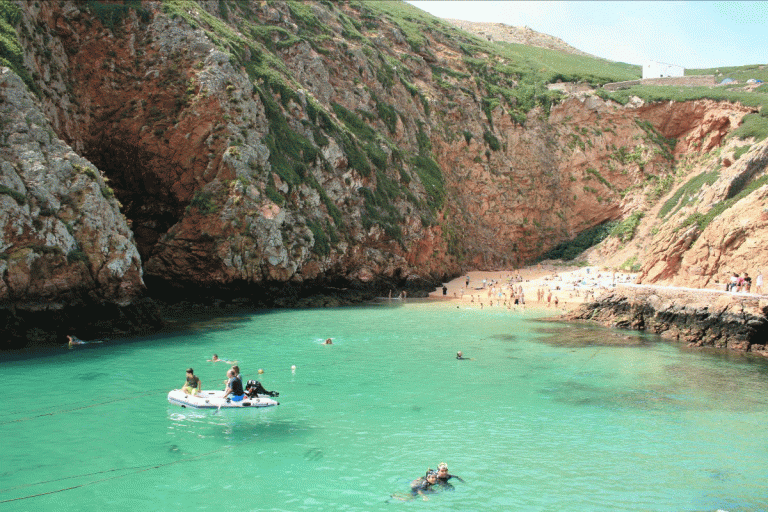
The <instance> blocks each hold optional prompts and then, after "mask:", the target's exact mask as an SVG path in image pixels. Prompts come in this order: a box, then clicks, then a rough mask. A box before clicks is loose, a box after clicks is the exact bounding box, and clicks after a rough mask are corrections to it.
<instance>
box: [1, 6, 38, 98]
mask: <svg viewBox="0 0 768 512" xmlns="http://www.w3.org/2000/svg"><path fill="white" fill-rule="evenodd" d="M20 21H21V8H20V7H19V6H18V5H17V4H16V3H14V2H11V1H10V0H0V66H6V67H9V68H11V70H13V72H14V73H16V74H17V75H19V77H21V79H22V80H23V81H24V83H25V84H26V86H27V87H28V88H29V90H30V91H32V92H33V93H35V94H36V95H37V96H38V97H39V96H40V95H41V94H42V93H41V91H40V88H39V87H38V86H37V84H36V83H35V82H34V80H32V75H30V73H29V70H28V69H27V68H26V66H25V65H24V50H23V49H22V47H21V44H20V43H19V35H18V33H17V32H16V29H15V28H14V27H15V26H16V25H18V24H19V22H20Z"/></svg>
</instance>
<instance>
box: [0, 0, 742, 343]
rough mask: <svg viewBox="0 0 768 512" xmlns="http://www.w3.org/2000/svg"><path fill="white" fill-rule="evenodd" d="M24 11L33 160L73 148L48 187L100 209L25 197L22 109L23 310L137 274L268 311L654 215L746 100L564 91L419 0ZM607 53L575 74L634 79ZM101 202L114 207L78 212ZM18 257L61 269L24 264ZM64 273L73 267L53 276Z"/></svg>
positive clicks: (127, 284)
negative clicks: (667, 190) (659, 197)
mask: <svg viewBox="0 0 768 512" xmlns="http://www.w3.org/2000/svg"><path fill="white" fill-rule="evenodd" d="M4 5H5V6H6V7H7V6H8V5H9V4H8V3H5V4H4ZM14 5H15V6H16V10H14V11H13V12H14V14H13V16H10V17H8V20H9V22H12V23H9V26H10V24H12V25H13V27H14V30H15V32H14V36H15V37H16V38H17V39H18V41H19V45H20V46H19V47H20V48H21V49H22V51H21V52H18V55H16V54H14V55H16V56H17V57H18V59H16V60H15V61H14V60H13V59H9V60H8V62H10V63H12V64H13V62H17V64H18V62H21V61H23V65H21V64H18V65H16V66H15V68H16V71H18V72H19V73H20V74H22V75H24V73H25V72H26V73H27V74H26V75H24V76H23V78H25V81H26V83H27V87H28V88H29V89H31V90H33V91H34V92H35V94H36V99H35V101H34V102H32V98H31V97H28V99H27V100H25V101H28V103H29V104H30V106H29V107H28V111H32V110H34V112H36V113H35V114H34V115H33V117H34V116H36V117H34V118H35V119H38V118H39V120H40V122H39V123H38V124H37V125H36V126H40V127H41V128H40V129H39V130H38V131H36V132H34V133H36V134H37V133H38V132H40V131H42V132H44V134H45V135H46V136H47V137H49V139H46V145H43V144H42V143H41V142H40V141H39V140H38V139H35V141H36V144H37V146H36V147H35V149H34V151H32V153H31V154H32V158H34V159H38V160H41V161H46V159H49V158H50V157H49V156H47V154H48V153H50V152H51V150H49V149H48V145H55V146H56V147H61V148H67V149H66V150H64V149H62V150H61V151H60V152H62V153H65V152H66V151H68V152H69V154H70V155H71V156H70V165H69V167H68V166H67V165H64V164H61V165H60V166H59V167H60V168H61V169H62V171H61V172H54V171H53V170H51V171H50V172H48V171H45V172H43V174H44V175H45V177H46V180H47V181H46V182H45V183H43V184H41V185H40V187H41V188H42V189H43V190H45V191H49V190H50V191H57V190H58V191H60V192H50V194H49V195H52V196H54V197H61V196H62V194H64V191H67V194H66V195H67V197H70V196H71V195H72V193H70V192H69V188H70V187H72V186H73V185H72V183H75V184H77V186H79V187H90V188H88V189H87V190H88V192H86V193H87V194H90V195H87V197H88V198H91V196H95V197H93V198H91V199H89V200H88V201H86V202H87V206H88V209H86V208H85V207H84V206H81V205H82V203H81V202H80V201H84V199H82V198H80V199H77V201H76V202H73V203H72V204H73V206H72V208H70V209H67V207H66V205H65V206H62V207H59V206H58V203H50V201H48V202H43V201H42V200H40V201H38V200H37V199H32V196H33V189H32V188H30V186H29V185H24V187H25V188H22V186H21V185H20V184H19V182H17V181H18V180H17V181H14V179H15V178H14V174H12V173H11V170H12V168H13V170H14V173H15V174H16V175H19V176H21V174H20V173H21V171H20V170H18V169H19V168H20V167H22V164H21V163H20V162H22V161H23V160H24V158H26V157H22V154H24V155H26V154H27V153H22V149H20V148H19V149H17V148H16V146H17V145H18V144H16V143H15V142H13V141H15V140H17V138H19V137H20V136H21V135H22V134H26V133H31V132H29V129H28V128H25V125H29V121H25V122H24V123H22V122H14V123H5V124H4V125H3V127H2V136H3V137H4V140H5V141H6V142H5V146H4V147H3V160H4V163H3V175H2V184H3V186H4V187H5V188H4V189H2V190H3V191H6V189H7V193H4V194H3V195H0V198H2V200H3V201H4V203H3V204H4V205H5V204H7V205H8V206H9V209H8V210H7V211H8V212H9V214H8V215H7V217H4V219H5V227H4V229H3V232H2V233H3V234H2V236H3V238H2V240H1V241H0V243H2V247H3V260H2V261H0V264H2V265H3V266H1V267H0V269H2V276H3V280H4V282H5V287H4V288H2V289H0V298H2V300H3V301H4V304H5V309H4V311H11V312H12V311H15V310H14V309H13V308H15V307H16V305H18V304H22V303H32V302H41V301H42V302H46V303H50V304H56V303H60V304H63V303H68V301H69V299H68V297H69V295H67V294H68V293H69V292H68V291H65V290H83V289H88V290H89V291H88V296H91V297H94V298H95V299H94V300H96V299H98V300H99V301H105V303H113V304H133V303H134V302H135V298H136V297H137V296H138V295H137V294H138V293H139V292H140V291H141V289H142V281H141V272H142V269H143V272H144V279H145V280H146V282H147V283H150V292H153V290H154V291H155V292H157V291H159V290H171V294H174V293H178V292H174V291H173V290H180V289H183V290H185V293H186V292H189V291H191V290H194V291H204V292H206V293H209V294H213V295H216V294H219V293H228V294H232V293H235V294H239V295H247V296H249V297H250V298H252V299H255V300H256V301H257V302H262V303H265V304H266V303H270V301H271V302H274V300H275V299H276V298H278V297H280V296H283V297H289V298H290V297H292V298H296V297H299V296H301V295H302V294H306V293H310V292H315V291H317V290H323V289H325V290H328V289H336V290H339V289H343V290H358V291H361V292H362V293H369V294H376V293H384V292H386V291H387V290H389V289H392V288H403V287H412V288H419V287H427V286H430V285H433V284H434V283H436V282H439V281H440V280H441V279H443V278H445V277H446V276H449V275H456V274H458V273H460V272H461V271H463V270H464V269H466V268H489V267H498V266H511V265H517V264H521V263H523V262H526V261H530V260H532V259H534V258H536V257H538V256H540V255H541V254H542V253H544V252H545V251H546V250H547V249H549V248H551V247H553V246H555V245H556V244H557V243H559V242H561V241H564V240H569V239H571V238H573V237H574V236H576V235H577V234H578V233H580V232H582V231H584V230H586V229H589V228H592V227H594V226H597V225H600V224H601V223H604V222H606V221H611V220H616V219H621V218H624V217H626V216H628V215H631V214H632V213H633V212H635V211H638V210H639V209H647V208H648V207H649V205H650V203H649V199H648V197H649V193H650V192H649V191H651V190H653V189H654V188H656V187H657V184H658V183H659V182H664V181H665V180H667V179H668V177H669V176H672V175H674V174H675V173H676V165H677V162H678V161H679V160H680V159H681V158H684V157H685V156H686V155H689V154H691V153H693V154H696V155H698V154H709V153H710V152H712V151H715V150H716V149H717V148H719V145H720V144H721V142H722V141H723V139H724V137H725V136H726V135H727V134H728V133H729V131H730V130H732V129H733V128H735V127H736V126H738V124H739V123H740V120H741V119H742V117H743V116H744V115H746V114H748V113H750V112H753V111H754V110H755V109H754V108H753V107H744V106H741V105H738V104H732V103H716V102H712V101H690V102H682V103H675V102H667V101H665V102H656V103H645V102H643V101H639V100H638V101H632V102H629V103H627V104H626V105H622V104H619V103H615V102H613V101H610V100H606V99H602V98H601V97H600V96H599V95H597V94H595V93H579V94H578V95H574V96H568V97H565V96H562V95H561V94H560V93H558V92H551V91H546V88H545V87H543V86H542V85H541V84H542V83H544V82H546V81H548V80H549V81H554V80H557V79H561V78H562V77H563V75H562V74H561V73H559V72H557V71H556V70H549V71H546V72H545V70H546V66H545V67H544V68H539V66H540V64H538V63H535V65H534V66H533V67H531V68H529V67H526V66H529V65H531V64H530V62H529V60H526V58H524V57H520V56H518V55H517V54H512V53H509V51H511V50H509V49H505V48H501V49H499V48H497V47H495V46H493V45H491V44H490V43H488V42H487V41H485V40H480V39H478V38H476V37H474V36H472V35H471V34H468V33H465V32H461V31H459V30H457V29H456V28H455V27H451V26H450V25H448V24H446V23H443V22H441V21H439V20H437V19H435V18H431V17H429V16H427V15H425V14H423V13H421V12H420V11H418V9H415V8H413V7H412V6H409V5H408V4H399V3H395V4H391V3H383V2H371V3H342V4H335V3H331V2H318V3H311V2H306V3H304V2H256V1H254V2H230V1H198V2H192V1H177V2H154V1H142V2H137V1H132V2H124V3H118V2H115V3H105V2H100V1H91V2H87V3H82V2H77V3H76V2H72V1H61V2H30V3H21V4H14ZM505 52H507V53H505ZM601 62H602V63H601V64H600V66H608V64H605V63H604V62H603V61H601ZM598 67H599V66H596V65H594V66H593V65H592V64H590V63H587V68H588V71H587V72H583V73H582V74H583V75H584V76H585V77H588V79H590V80H594V81H597V82H600V81H602V82H607V81H613V80H618V79H628V78H631V76H629V77H627V76H626V73H627V72H628V71H627V69H626V66H623V67H622V66H618V67H615V68H610V67H609V68H608V71H600V70H596V69H597V68H598ZM537 73H538V74H541V73H545V74H546V76H543V75H542V76H539V75H536V74H537ZM569 73H571V75H572V76H576V75H578V73H579V71H574V70H571V71H569ZM12 75H13V73H12V72H9V71H4V75H3V76H8V77H11V76H12ZM533 75H536V76H538V78H537V79H536V80H533V79H531V78H530V77H531V76H533ZM7 80H12V81H14V83H15V84H16V85H14V90H16V89H18V79H15V78H13V79H11V78H8V79H7ZM8 83H10V82H8ZM14 94H16V93H14ZM32 103H34V106H32ZM4 105H5V106H6V107H8V108H12V109H14V112H15V113H14V114H13V115H14V116H15V118H20V119H26V117H28V115H29V114H26V113H25V112H26V111H25V110H24V109H23V108H22V107H21V106H18V105H16V103H14V102H11V101H10V100H6V102H5V103H4ZM25 108H26V107H25ZM25 129H26V130H27V131H18V130H25ZM37 136H38V135H35V137H37ZM42 136H43V135H40V137H42ZM9 144H10V147H9ZM69 148H71V149H69ZM58 152H59V150H57V153H56V154H58ZM61 158H64V157H63V156H62V157H61ZM6 162H8V163H10V164H11V166H12V167H8V166H7V165H6ZM14 162H17V163H15V164H14ZM72 162H74V164H73V163H72ZM75 164H76V165H77V166H79V167H75V166H74V165H75ZM56 165H58V164H56ZM6 168H8V170H7V171H6ZM49 168H50V167H49V164H45V165H43V164H41V166H40V169H44V170H47V169H49ZM53 168H54V169H55V168H56V167H55V166H54V167H53ZM78 169H82V170H81V171H78ZM41 172H42V171H41ZM73 173H74V174H73ZM75 178H77V179H75ZM20 179H21V180H22V181H23V180H24V179H28V180H32V178H24V177H22V178H20ZM107 180H108V184H107ZM29 182H30V183H31V181H29ZM25 183H26V182H25ZM73 190H74V189H73ZM15 194H18V196H16V195H15ZM83 197H86V196H83ZM99 197H100V198H101V199H99ZM22 198H23V199H22ZM97 200H98V201H97ZM58 201H59V203H60V202H61V200H60V199H59V200H58ZM49 203H50V204H49ZM97 203H98V204H97ZM11 207H13V209H11ZM91 207H92V208H93V210H92V211H94V212H95V211H96V209H97V207H98V208H99V210H98V211H100V212H106V211H110V212H112V213H111V214H110V215H112V217H108V218H107V217H105V218H104V219H103V220H101V221H99V222H96V221H93V222H91V223H90V224H89V223H88V222H79V223H78V222H76V219H75V216H76V215H91V214H89V213H87V212H90V211H91V210H90V208H91ZM35 208H39V209H43V208H48V210H42V211H44V212H46V213H47V212H49V211H55V212H61V213H56V214H55V215H50V214H47V215H45V214H40V213H39V212H38V211H37V210H36V209H35ZM70 210H71V211H70ZM4 211H5V210H4ZM25 212H28V213H25ZM25 215H26V216H25ZM92 215H96V214H95V213H93V214H92ZM98 215H101V216H104V215H105V214H103V213H99V214H98ZM123 216H124V217H125V219H127V220H125V219H124V217H123ZM113 217H114V219H113ZM110 219H112V220H110ZM67 223H69V224H67ZM22 224H23V225H24V226H25V227H24V228H19V227H18V226H20V225H22ZM81 224H84V225H89V226H90V229H91V231H92V232H93V234H92V236H93V237H96V238H86V236H85V235H86V231H82V232H81V231H80V227H79V226H80V225H81ZM67 225H71V226H72V228H73V229H72V230H71V231H70V230H68V229H67ZM62 226H63V231H62ZM20 230H21V231H20ZM51 233H56V235H51ZM67 237H69V238H67ZM36 246H41V247H47V249H40V250H38V251H35V250H34V247H36ZM72 253H74V255H73V256H70V254H72ZM22 254H32V255H33V256H34V257H35V258H36V259H35V261H41V262H44V263H45V264H46V265H48V266H49V267H54V266H55V269H53V268H51V269H50V270H47V271H46V272H43V273H39V272H36V271H35V272H33V271H32V270H31V269H32V267H31V266H30V265H31V263H24V264H21V263H16V262H17V261H21V260H22V259H24V258H27V260H28V259H29V258H30V257H29V256H24V258H22ZM27 260H24V261H27ZM118 260H119V261H120V262H121V263H120V264H118V263H115V261H118ZM11 261H13V262H14V263H13V265H14V266H13V267H11V266H10V262H11ZM54 263H55V265H54ZM110 265H111V266H110ZM105 268H106V269H109V270H108V271H107V270H104V269H105ZM86 274H87V275H86ZM59 275H64V276H66V277H65V278H61V279H62V280H63V281H61V282H62V283H67V284H66V285H63V284H62V285H61V286H59V285H56V286H53V285H51V283H52V282H54V281H55V282H57V283H58V282H59V281H57V280H56V279H59V278H58V277H56V276H59ZM76 275H78V276H81V277H80V278H76V277H74V276H76ZM20 282H23V283H27V284H24V285H23V286H22V285H19V284H14V283H20ZM9 314H10V317H12V318H17V316H14V314H13V313H9ZM14 321H16V320H14ZM19 325H21V324H19ZM57 332H58V331H57Z"/></svg>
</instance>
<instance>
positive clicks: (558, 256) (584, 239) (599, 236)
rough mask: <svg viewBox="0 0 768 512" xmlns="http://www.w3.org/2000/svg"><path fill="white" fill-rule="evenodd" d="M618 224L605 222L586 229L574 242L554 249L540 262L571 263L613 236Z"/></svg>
mask: <svg viewBox="0 0 768 512" xmlns="http://www.w3.org/2000/svg"><path fill="white" fill-rule="evenodd" d="M616 224H617V223H616V222H604V223H602V224H599V225H597V226H594V227H591V228H589V229H585V230H584V231H582V232H581V233H579V234H578V235H576V238H574V239H573V240H569V241H567V242H563V243H561V244H558V245H557V246H555V247H553V248H552V249H550V250H549V251H547V252H546V253H545V254H544V255H542V256H541V258H540V260H566V261H571V260H573V259H574V258H576V257H577V256H578V255H579V254H581V253H582V252H584V251H586V250H587V249H589V248H590V247H592V246H594V245H597V244H599V243H600V242H602V241H603V240H605V239H606V238H607V237H608V235H610V234H611V230H613V228H614V227H615V226H616Z"/></svg>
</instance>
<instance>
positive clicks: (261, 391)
mask: <svg viewBox="0 0 768 512" xmlns="http://www.w3.org/2000/svg"><path fill="white" fill-rule="evenodd" d="M245 394H246V395H248V398H256V397H257V395H267V396H271V397H276V396H280V393H278V392H277V391H267V390H266V389H265V388H264V386H262V385H261V382H259V381H257V380H249V381H248V383H247V384H246V386H245Z"/></svg>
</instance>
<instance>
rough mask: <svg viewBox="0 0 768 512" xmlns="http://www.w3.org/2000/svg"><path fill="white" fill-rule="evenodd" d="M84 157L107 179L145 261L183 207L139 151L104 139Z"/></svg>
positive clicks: (125, 144) (110, 139)
mask: <svg viewBox="0 0 768 512" xmlns="http://www.w3.org/2000/svg"><path fill="white" fill-rule="evenodd" d="M85 155H86V156H87V158H88V159H89V160H90V161H91V162H93V163H94V164H95V165H96V166H97V167H98V168H99V169H101V171H102V172H103V173H104V176H105V177H106V178H107V179H108V180H109V185H110V188H111V190H112V191H113V192H114V194H115V197H117V199H118V200H119V201H120V203H121V204H122V212H123V214H125V216H126V218H127V219H128V221H129V222H130V223H131V226H132V229H133V234H134V241H135V243H136V247H137V249H138V250H139V254H140V255H141V259H142V261H147V259H148V258H149V257H150V256H151V255H152V253H153V249H154V248H155V245H156V244H157V241H158V240H159V239H160V237H162V236H163V235H164V234H165V233H167V232H168V230H169V229H170V228H171V226H173V225H174V224H175V223H176V222H178V220H179V219H180V218H181V216H182V215H183V212H184V206H185V205H183V204H181V202H180V201H178V200H177V199H176V198H175V197H174V196H173V194H172V193H171V192H170V190H169V189H168V187H167V185H166V184H165V183H163V182H162V180H161V179H160V178H159V177H158V175H157V174H156V171H155V170H153V169H150V168H149V166H148V165H147V162H150V161H151V160H152V158H150V155H147V154H145V152H144V151H142V150H141V149H140V148H138V147H136V146H132V145H131V144H129V143H125V142H122V141H120V140H116V139H115V138H113V137H104V138H102V139H101V140H99V141H97V142H95V143H94V144H92V145H91V146H89V147H87V148H86V151H85ZM107 193H109V192H107Z"/></svg>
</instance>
